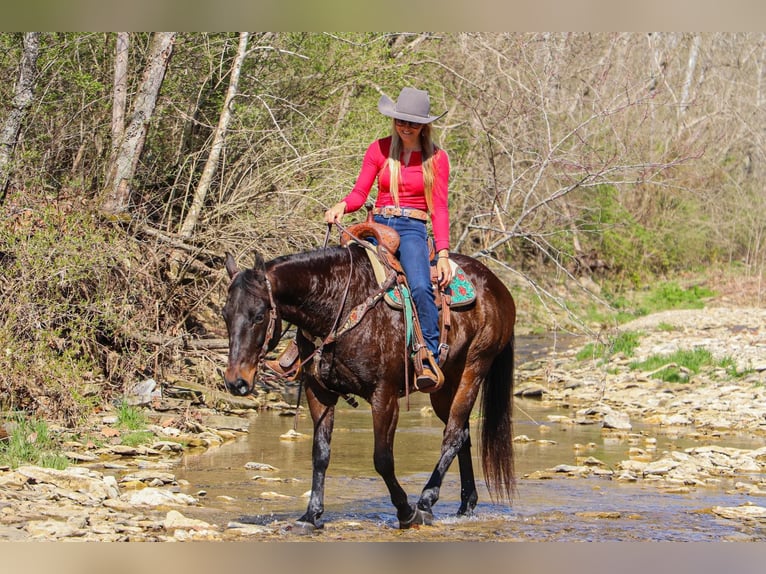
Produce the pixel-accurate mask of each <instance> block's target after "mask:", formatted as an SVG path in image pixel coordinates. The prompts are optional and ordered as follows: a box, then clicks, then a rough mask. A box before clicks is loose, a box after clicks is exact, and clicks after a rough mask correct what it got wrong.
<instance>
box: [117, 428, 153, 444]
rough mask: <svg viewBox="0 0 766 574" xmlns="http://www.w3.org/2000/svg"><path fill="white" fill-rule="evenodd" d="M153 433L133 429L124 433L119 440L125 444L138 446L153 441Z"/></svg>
mask: <svg viewBox="0 0 766 574" xmlns="http://www.w3.org/2000/svg"><path fill="white" fill-rule="evenodd" d="M154 438H155V437H154V433H153V432H151V431H147V430H143V431H133V432H131V433H128V434H126V435H124V436H123V437H122V438H121V440H120V442H121V443H122V444H124V445H125V446H139V445H142V444H147V443H150V442H152V441H154Z"/></svg>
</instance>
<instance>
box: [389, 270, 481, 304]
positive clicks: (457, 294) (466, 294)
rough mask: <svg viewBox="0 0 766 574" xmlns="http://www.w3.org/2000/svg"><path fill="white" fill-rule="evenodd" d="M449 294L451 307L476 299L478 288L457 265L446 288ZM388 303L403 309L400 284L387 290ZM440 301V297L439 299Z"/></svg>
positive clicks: (469, 302)
mask: <svg viewBox="0 0 766 574" xmlns="http://www.w3.org/2000/svg"><path fill="white" fill-rule="evenodd" d="M445 292H446V293H447V295H449V296H450V297H451V303H450V307H452V308H455V307H463V306H465V305H470V304H471V303H473V302H474V300H476V289H475V288H474V286H473V283H471V281H470V279H468V276H467V275H466V274H465V272H464V271H463V270H462V269H461V268H460V267H457V266H456V267H455V272H454V275H453V277H452V281H450V284H449V286H448V287H447V288H446V289H445ZM385 299H386V303H388V304H389V305H390V306H391V307H393V308H395V309H402V308H403V303H402V293H401V288H400V286H399V285H394V286H393V287H391V289H389V290H388V291H386V296H385ZM437 301H438V299H437Z"/></svg>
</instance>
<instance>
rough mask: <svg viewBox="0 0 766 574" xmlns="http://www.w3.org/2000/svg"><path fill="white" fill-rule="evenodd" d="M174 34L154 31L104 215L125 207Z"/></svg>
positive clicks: (114, 166)
mask: <svg viewBox="0 0 766 574" xmlns="http://www.w3.org/2000/svg"><path fill="white" fill-rule="evenodd" d="M176 34H177V32H156V33H155V34H154V36H153V39H152V46H151V49H150V53H149V59H148V61H147V63H146V68H145V69H144V75H143V77H142V79H141V85H140V87H139V89H138V95H137V97H136V102H135V104H134V106H133V114H132V116H131V120H130V123H129V124H128V127H127V128H126V129H125V132H124V134H123V136H122V141H121V142H120V144H119V146H116V147H117V148H118V151H117V154H116V155H115V158H114V161H113V162H112V165H111V168H110V171H109V177H108V178H107V182H106V195H105V197H104V200H103V203H102V205H101V210H102V211H103V212H104V213H105V214H106V215H109V216H119V215H120V214H123V213H124V212H125V211H127V209H128V207H129V204H130V196H131V187H130V186H131V180H132V179H133V175H134V174H135V171H136V166H137V165H138V160H139V158H140V157H141V151H142V150H143V147H144V141H145V140H146V132H147V131H148V129H149V122H150V121H151V119H152V114H153V113H154V108H155V106H156V104H157V96H158V94H159V92H160V87H161V86H162V81H163V79H164V78H165V72H166V71H167V67H168V62H169V61H170V56H171V55H172V53H173V44H174V43H175V38H176Z"/></svg>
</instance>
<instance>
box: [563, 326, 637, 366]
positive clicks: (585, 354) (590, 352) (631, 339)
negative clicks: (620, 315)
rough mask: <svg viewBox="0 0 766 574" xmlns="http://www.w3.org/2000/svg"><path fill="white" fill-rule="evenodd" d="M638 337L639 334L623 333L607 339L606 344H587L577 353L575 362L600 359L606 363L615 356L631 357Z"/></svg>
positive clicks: (632, 332)
mask: <svg viewBox="0 0 766 574" xmlns="http://www.w3.org/2000/svg"><path fill="white" fill-rule="evenodd" d="M640 337H641V334H640V333H637V332H634V331H625V332H622V333H619V334H618V335H617V336H616V337H609V340H608V341H607V343H588V344H587V345H585V347H583V348H582V349H581V350H580V352H578V353H577V355H576V357H577V360H578V361H586V360H589V359H602V360H604V361H606V360H608V359H609V357H611V356H613V355H616V354H622V355H624V356H626V357H632V356H633V353H634V352H635V350H636V347H638V344H639V338H640Z"/></svg>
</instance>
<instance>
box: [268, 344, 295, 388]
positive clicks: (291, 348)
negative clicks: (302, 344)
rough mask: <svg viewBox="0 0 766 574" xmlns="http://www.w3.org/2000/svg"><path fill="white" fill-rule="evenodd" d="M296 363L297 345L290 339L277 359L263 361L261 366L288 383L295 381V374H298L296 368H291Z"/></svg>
mask: <svg viewBox="0 0 766 574" xmlns="http://www.w3.org/2000/svg"><path fill="white" fill-rule="evenodd" d="M297 362H298V344H297V343H296V342H295V339H292V340H291V341H290V342H289V343H288V344H287V347H285V350H284V351H282V354H280V355H279V357H278V358H277V359H270V360H268V361H264V362H263V364H264V365H266V366H267V367H268V368H269V369H271V370H272V371H274V372H275V373H276V374H278V375H280V376H282V377H284V378H286V379H287V380H288V381H292V380H294V379H295V374H296V373H297V372H298V369H297V368H293V367H294V365H295V364H296V363H297Z"/></svg>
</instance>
